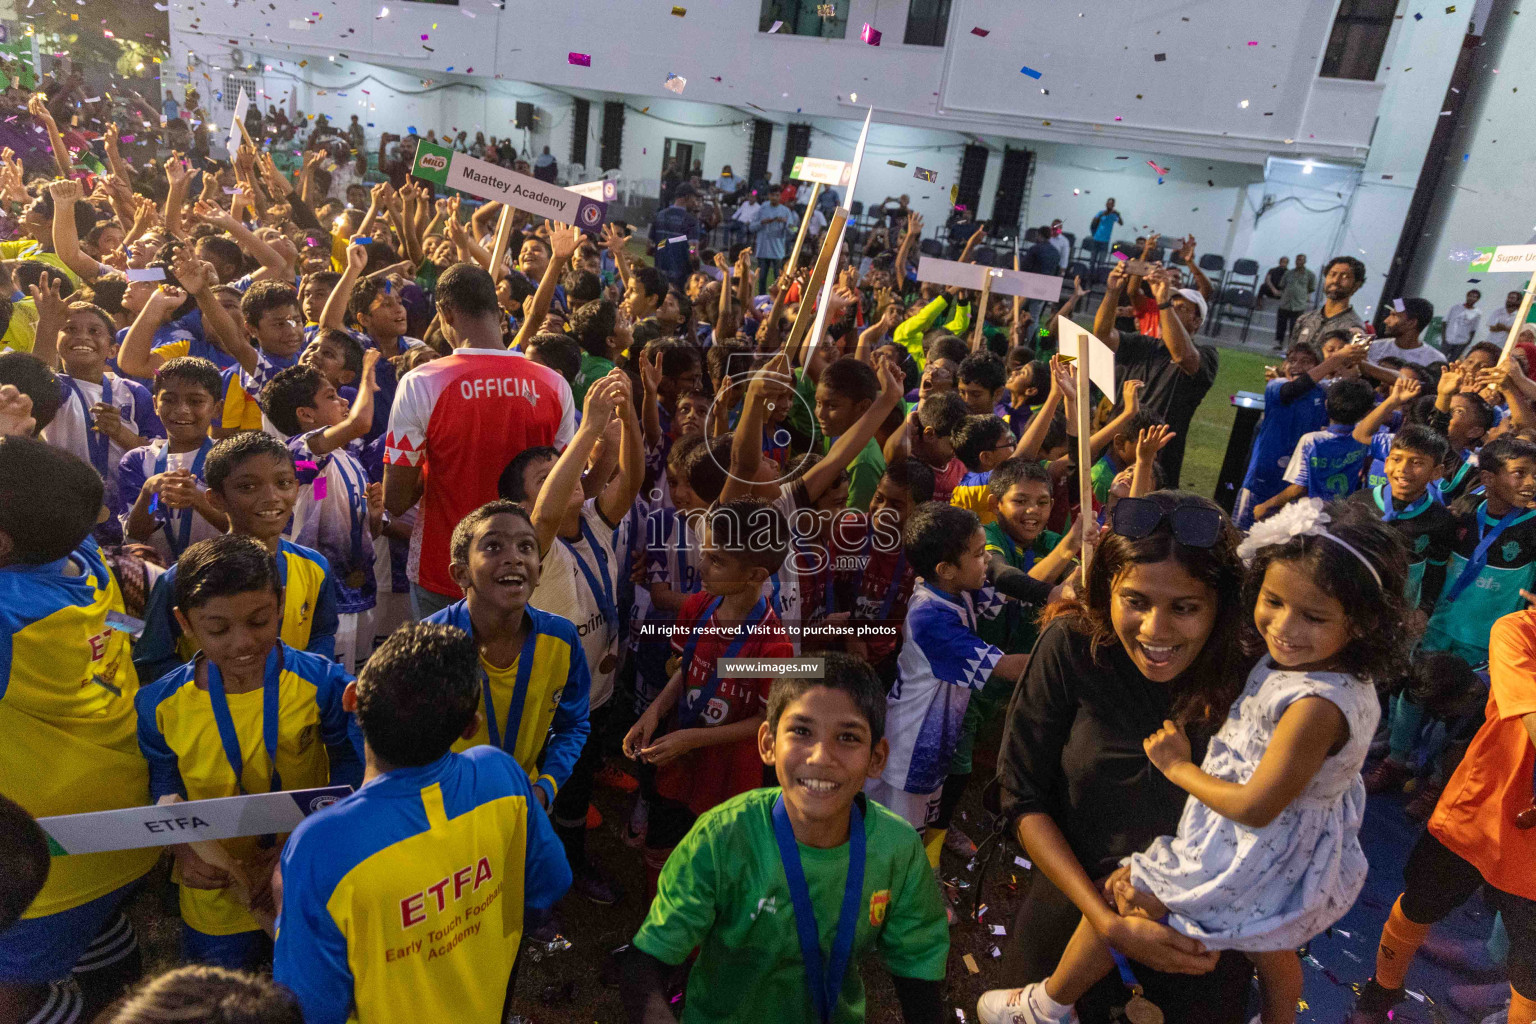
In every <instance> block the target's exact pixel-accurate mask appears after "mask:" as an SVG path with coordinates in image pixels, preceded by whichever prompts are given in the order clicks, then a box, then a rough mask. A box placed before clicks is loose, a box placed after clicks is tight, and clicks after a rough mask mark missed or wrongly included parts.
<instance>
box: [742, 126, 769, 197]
mask: <svg viewBox="0 0 1536 1024" xmlns="http://www.w3.org/2000/svg"><path fill="white" fill-rule="evenodd" d="M772 146H773V122H772V121H764V120H762V119H760V118H759V119H754V120H753V122H752V146H751V148H750V149H749V150H748V151H747V181H749V182H750V183H751V185H752V187H753V188H756V187H757V183H758V182H760V181H762V180H763V179H764V178H766V177H768V150H769V149H770V148H772Z"/></svg>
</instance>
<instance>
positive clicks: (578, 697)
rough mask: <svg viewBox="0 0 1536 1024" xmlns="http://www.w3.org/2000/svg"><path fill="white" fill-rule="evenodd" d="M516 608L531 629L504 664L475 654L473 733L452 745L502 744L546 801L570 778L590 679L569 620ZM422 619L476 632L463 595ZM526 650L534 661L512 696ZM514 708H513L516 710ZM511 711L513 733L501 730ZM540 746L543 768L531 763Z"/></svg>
mask: <svg viewBox="0 0 1536 1024" xmlns="http://www.w3.org/2000/svg"><path fill="white" fill-rule="evenodd" d="M523 614H524V615H526V616H527V617H528V624H529V627H530V629H531V632H530V633H529V635H528V640H527V641H526V642H525V643H524V645H523V654H519V655H518V659H517V660H516V661H514V662H513V663H512V664H511V665H509V666H507V667H506V668H499V667H497V666H495V665H492V664H490V663H489V662H487V661H486V660H485V658H483V657H482V658H481V659H480V673H481V675H480V725H479V731H477V732H476V733H475V734H474V735H473V736H471V737H470V738H469V739H467V740H459V741H458V742H457V743H455V744H454V745H453V749H454V750H457V751H460V752H462V751H465V750H468V749H469V748H470V747H478V746H482V745H484V744H489V745H491V746H493V747H494V746H499V747H501V749H503V750H505V751H506V752H507V753H509V754H511V755H512V757H513V758H514V759H515V760H516V761H517V763H518V764H520V765H522V767H523V770H524V771H525V772H527V773H528V777H529V778H530V779H532V780H533V784H534V785H536V786H539V787H541V788H542V789H543V790H544V795H545V796H547V797H548V798H549V802H550V805H551V806H552V805H553V804H554V801H555V794H556V793H557V792H558V791H559V789H560V787H561V786H563V785H565V782H566V780H567V779H569V778H570V777H571V771H572V769H574V768H575V767H576V759H577V758H579V757H580V756H581V750H582V748H583V747H584V746H586V743H587V735H588V734H589V733H590V732H591V731H592V726H591V723H590V722H589V721H588V716H589V714H590V711H591V709H590V708H589V707H588V703H589V694H590V692H591V689H592V677H591V674H590V673H589V671H588V668H587V656H586V654H585V653H584V652H583V651H582V648H581V637H580V636H578V635H577V633H576V627H575V626H574V625H572V623H571V620H570V619H565V618H561V617H560V616H559V615H552V614H550V613H549V612H544V611H540V610H539V609H537V608H533V607H529V608H527V609H525V610H524V612H523ZM426 621H428V622H436V623H441V624H443V625H446V626H457V627H458V628H459V629H462V630H463V631H464V632H466V633H468V634H469V635H470V636H474V635H475V629H474V626H473V625H471V624H470V621H469V601H468V600H467V599H466V600H462V601H457V602H455V603H453V604H451V605H449V606H448V607H447V608H444V609H443V610H442V611H440V612H436V613H434V614H432V615H431V616H429V617H428V618H427V620H426ZM529 651H531V652H532V655H533V662H532V664H533V667H532V669H530V670H529V673H528V682H527V683H526V685H525V689H524V692H523V694H522V695H521V701H519V699H518V697H519V695H518V692H517V691H518V679H519V671H518V670H519V669H520V668H521V663H522V659H523V657H524V655H526V654H527V653H528V652H529ZM487 697H489V706H487ZM514 707H516V708H517V709H518V710H517V711H515V712H514V711H513V710H512V709H513V708H514ZM514 714H515V715H516V718H517V722H518V727H517V735H516V737H515V738H514V737H513V736H511V735H509V732H510V730H508V729H507V723H508V722H509V721H511V720H512V719H513V717H514ZM493 730H494V734H493ZM551 730H553V731H551ZM546 737H548V744H547V746H546V743H545V738H546ZM540 750H543V751H545V753H544V763H543V765H542V766H540V765H539V763H538V761H539V751H540Z"/></svg>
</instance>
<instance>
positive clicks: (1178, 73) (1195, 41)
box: [170, 0, 1444, 163]
mask: <svg viewBox="0 0 1536 1024" xmlns="http://www.w3.org/2000/svg"><path fill="white" fill-rule="evenodd" d="M846 2H847V3H848V12H849V13H848V23H849V33H848V37H847V38H845V39H841V40H828V39H818V38H810V37H798V36H787V35H784V34H782V33H780V34H773V35H770V34H766V33H759V32H758V31H757V23H758V16H759V12H760V10H761V3H760V0H712V2H710V3H697V2H696V3H693V4H686V5H685V6H687V12H688V13H687V16H686V17H683V18H676V17H672V16H671V15H669V14H668V13H667V10H668V6H667V5H665V4H649V3H636V2H633V0H631V2H623V3H618V2H612V0H608V2H600V0H568V2H566V3H558V4H557V3H551V4H527V3H516V2H514V3H509V4H504V7H505V9H502V7H498V6H497V5H496V4H495V3H492V2H490V0H462V3H461V4H460V5H459V6H457V7H445V6H437V5H429V4H415V3H410V2H405V0H399V2H397V3H395V4H391V5H389V14H388V16H387V17H384V18H379V17H376V14H377V12H378V10H379V7H380V6H381V5H382V3H381V0H375V2H373V3H364V2H363V0H267V2H263V3H245V4H235V5H231V6H227V7H226V6H225V5H222V4H221V5H218V9H217V13H215V12H214V10H213V9H212V8H208V7H206V6H204V5H198V4H176V5H173V6H172V8H171V10H170V19H171V27H172V52H173V53H178V54H179V53H182V52H184V51H185V50H186V49H187V48H188V47H189V46H190V47H191V48H193V49H203V48H206V47H207V46H209V45H211V44H212V41H218V42H220V43H225V42H227V41H228V40H235V41H236V42H237V43H238V44H239V45H241V46H242V47H243V48H245V49H247V50H249V51H252V52H254V53H259V54H260V55H261V56H262V58H263V61H264V63H272V62H274V61H276V60H285V61H291V60H292V59H294V58H296V57H299V56H304V55H318V56H319V57H320V58H321V59H324V58H325V57H326V56H329V55H336V56H337V57H338V60H339V61H340V60H359V61H368V62H372V63H382V64H388V65H392V66H397V67H403V68H408V69H412V70H413V71H414V72H416V73H417V74H419V76H420V77H422V78H432V77H437V78H441V76H442V75H444V74H447V73H448V69H449V68H450V67H451V68H453V69H454V72H453V73H455V74H460V75H471V76H473V77H475V78H480V79H485V78H491V79H495V78H497V77H500V78H502V79H506V80H513V79H516V80H522V81H536V82H540V83H544V84H546V85H549V86H552V87H557V88H563V89H590V90H598V91H605V92H614V93H627V94H631V95H635V96H651V97H656V98H658V99H665V98H668V96H669V94H668V93H666V92H665V90H664V89H663V88H662V83H663V81H664V80H665V79H666V76H667V74H668V73H669V72H675V73H677V74H680V75H683V76H684V77H686V78H687V79H688V80H689V85H688V96H689V98H690V99H696V100H700V101H704V102H712V103H719V104H722V105H727V106H734V107H737V108H738V109H742V108H744V105H745V104H747V103H755V104H757V105H758V106H759V107H762V108H764V109H766V110H770V111H775V112H777V113H779V114H784V115H788V114H792V113H794V112H796V111H797V110H799V111H802V112H803V114H804V115H806V116H811V117H816V116H821V117H838V116H842V117H849V116H854V113H855V111H854V108H855V107H856V106H857V104H855V103H853V102H852V100H851V99H850V96H851V95H852V94H853V93H858V94H859V96H860V102H862V103H865V104H869V103H872V104H874V106H875V108H876V118H877V119H878V120H881V121H884V122H887V123H906V124H909V125H913V126H918V127H931V128H937V129H943V130H955V131H970V132H976V133H982V134H996V135H1002V136H1013V137H1027V138H1035V139H1041V140H1045V141H1059V142H1072V143H1082V144H1087V145H1127V146H1138V147H1140V148H1154V149H1157V150H1159V151H1161V152H1164V153H1172V154H1184V155H1192V156H1196V157H1209V158H1220V159H1227V160H1247V161H1250V162H1255V163H1256V162H1260V161H1262V159H1263V158H1264V157H1265V156H1267V155H1268V154H1269V153H1271V152H1282V151H1294V152H1300V153H1302V154H1303V155H1314V156H1323V157H1334V158H1341V157H1342V158H1359V157H1361V156H1363V155H1364V152H1365V143H1366V141H1367V140H1366V135H1365V133H1366V131H1367V129H1368V126H1369V123H1370V120H1371V117H1370V115H1371V113H1372V112H1373V111H1374V109H1375V107H1376V105H1377V102H1378V99H1379V95H1380V94H1379V91H1378V90H1375V89H1371V88H1358V89H1351V90H1340V89H1337V88H1327V87H1326V83H1324V84H1321V85H1320V84H1319V81H1318V80H1317V79H1316V78H1315V77H1314V72H1315V69H1316V66H1317V61H1318V55H1319V53H1320V52H1321V50H1322V47H1323V44H1324V42H1325V40H1326V38H1327V33H1328V29H1329V26H1330V24H1331V16H1332V12H1333V8H1334V6H1335V4H1336V0H1267V2H1266V3H1265V4H1264V8H1263V16H1262V18H1255V17H1254V14H1255V11H1254V9H1253V7H1252V5H1249V4H1234V3H1231V2H1230V0H1141V2H1139V3H1137V4H1135V5H1129V4H1123V5H1122V4H1098V5H1092V4H1080V5H1068V4H1044V3H1032V4H999V3H997V2H995V0H960V2H956V3H955V4H954V8H953V11H952V14H951V18H950V35H949V40H948V45H947V46H946V47H932V46H906V45H904V44H903V43H902V42H901V39H902V32H903V28H904V22H905V14H906V7H907V5H906V4H904V3H901V2H899V0H885V2H884V3H882V2H880V0H846ZM1405 3H1406V0H1405ZM316 10H318V11H319V13H320V14H321V15H322V16H321V17H315V16H314V14H315V11H316ZM1442 21H1443V19H1426V22H1425V26H1424V28H1423V29H1422V30H1421V34H1425V35H1427V34H1429V33H1430V32H1431V28H1430V26H1431V25H1432V24H1434V25H1439V27H1440V29H1442V30H1443V27H1444V26H1443V24H1441V22H1442ZM865 22H869V23H871V24H872V25H873V26H874V27H876V28H878V29H880V30H881V31H882V32H883V33H884V39H883V41H882V43H881V45H880V46H878V47H872V46H867V45H865V44H864V43H863V42H862V41H861V40H860V39H859V38H858V32H859V28H860V26H862V24H863V23H865ZM434 26H435V27H434ZM973 27H983V28H987V29H989V30H990V31H989V34H988V35H987V36H986V37H985V38H982V37H978V36H975V35H972V34H971V29H972V28H973ZM422 35H426V36H428V38H427V39H426V40H422V39H421V36H422ZM194 36H204V37H205V38H206V40H207V42H204V43H196V42H194V41H193V40H192V37H194ZM1249 42H1254V43H1257V44H1258V45H1256V46H1249V45H1248V43H1249ZM429 48H430V49H429ZM571 51H576V52H582V53H588V54H590V55H591V57H592V63H591V66H590V67H577V66H573V65H570V64H569V63H567V61H566V54H567V53H568V52H571ZM1158 53H1162V54H1165V55H1166V60H1163V61H1156V60H1155V59H1154V57H1155V54H1158ZM341 55H345V57H342V56H341ZM1026 63H1027V64H1028V65H1029V66H1031V67H1033V68H1036V69H1038V70H1040V71H1042V72H1043V74H1044V77H1043V78H1041V79H1039V80H1035V79H1031V78H1028V77H1026V76H1024V75H1022V74H1020V73H1019V67H1020V66H1021V65H1024V64H1026ZM471 69H473V70H471ZM1421 74H1422V72H1421ZM714 77H719V79H720V81H718V82H716V81H713V78H714ZM1320 88H1322V89H1324V90H1325V92H1326V96H1327V102H1326V103H1325V104H1321V105H1319V104H1313V103H1311V102H1310V98H1311V97H1312V94H1313V92H1314V90H1317V89H1320ZM1041 89H1049V90H1050V93H1049V95H1046V94H1043V93H1041V91H1040V90H1041ZM1138 97H1139V98H1138ZM1241 98H1248V99H1250V100H1251V103H1250V106H1249V107H1248V108H1246V109H1244V108H1240V107H1239V106H1238V100H1239V99H1241ZM642 105H643V104H642ZM1266 115H1268V116H1266ZM1304 116H1305V117H1306V119H1307V120H1306V121H1304V120H1303V118H1304ZM1117 118H1119V119H1120V120H1116V119H1117ZM1304 126H1305V127H1308V128H1309V130H1308V131H1306V132H1303V131H1302V130H1301V129H1302V128H1303V127H1304ZM1100 139H1103V140H1105V141H1104V142H1100V141H1099V140H1100Z"/></svg>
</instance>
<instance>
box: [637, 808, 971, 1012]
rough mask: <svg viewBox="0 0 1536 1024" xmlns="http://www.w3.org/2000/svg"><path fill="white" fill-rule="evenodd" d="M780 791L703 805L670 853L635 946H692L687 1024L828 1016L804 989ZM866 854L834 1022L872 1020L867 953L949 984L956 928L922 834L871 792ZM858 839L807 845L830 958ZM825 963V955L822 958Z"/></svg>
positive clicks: (669, 956) (896, 968)
mask: <svg viewBox="0 0 1536 1024" xmlns="http://www.w3.org/2000/svg"><path fill="white" fill-rule="evenodd" d="M778 797H779V790H778V789H777V788H773V789H754V790H751V791H749V792H746V793H742V794H741V795H740V796H736V797H732V798H731V799H730V800H727V801H726V802H725V803H723V804H720V805H719V806H718V807H714V808H711V809H710V810H709V811H707V812H705V813H704V814H703V815H702V816H701V817H700V818H699V820H698V821H697V822H696V823H695V824H694V826H693V828H692V829H691V830H690V831H689V833H688V835H687V837H686V838H685V839H684V840H683V841H682V843H681V844H679V845H678V847H677V849H675V850H673V851H672V855H671V856H670V857H668V858H667V864H666V867H665V868H663V869H662V872H661V880H660V882H659V883H658V886H657V892H656V899H655V901H654V902H653V903H652V904H651V910H650V913H649V914H647V915H646V918H645V922H644V923H643V924H641V926H640V931H639V933H637V934H636V935H635V946H636V948H638V949H640V950H642V951H644V952H646V953H648V954H650V955H651V956H653V957H655V958H656V959H658V960H660V961H662V962H663V963H667V964H680V963H682V962H683V961H684V960H686V959H687V958H688V955H689V954H690V953H691V952H693V950H694V949H695V948H697V949H698V950H699V958H698V961H697V962H696V963H695V964H694V965H693V972H692V974H691V975H690V976H689V978H688V998H687V1004H686V1006H685V1007H684V1009H683V1018H682V1020H683V1024H704V1022H710V1024H716V1022H725V1021H743V1022H746V1021H762V1020H773V1021H776V1022H782V1024H798V1022H802V1021H803V1022H804V1024H820V1022H819V1021H818V1020H817V1017H816V1011H815V1009H814V1007H813V1006H812V1003H811V993H810V989H809V988H808V987H807V986H806V979H805V964H804V962H803V960H802V959H801V955H800V939H799V936H798V934H797V932H796V931H795V910H794V904H793V903H792V902H791V901H790V894H789V882H788V880H787V878H786V877H785V874H784V865H783V862H782V861H781V860H780V859H779V847H778V842H777V841H776V840H775V838H774V834H773V804H774V801H775V800H777V799H778ZM859 800H860V801H861V802H862V804H863V809H864V833H865V836H866V853H865V866H864V895H863V897H862V899H861V900H860V901H859V921H858V930H857V932H856V934H855V938H854V944H853V954H852V956H851V957H850V958H849V961H848V971H847V974H846V975H845V976H844V978H843V987H842V990H841V992H840V993H839V996H838V1002H837V1007H836V1009H835V1010H834V1012H833V1014H832V1020H833V1021H835V1022H838V1024H856V1022H859V1021H863V1020H864V984H863V981H862V979H861V978H860V976H859V967H858V965H859V961H860V960H861V959H862V958H863V957H864V955H865V954H867V953H868V952H869V951H870V950H871V949H878V950H879V952H880V956H881V958H882V959H883V960H884V961H885V966H886V968H887V969H889V970H890V972H891V973H892V974H894V975H897V976H899V977H906V978H919V979H923V980H927V981H941V980H943V978H944V970H945V965H946V962H947V960H948V959H949V926H948V924H947V922H946V921H945V917H944V905H943V902H942V901H941V900H940V898H939V889H938V884H937V883H936V882H935V881H934V878H933V871H932V869H931V868H929V867H928V858H927V855H926V854H924V852H923V844H922V841H921V840H920V839H919V838H918V835H917V832H915V831H914V830H913V828H912V826H911V825H908V824H907V823H906V822H905V821H903V820H902V819H901V818H899V817H897V816H896V815H895V814H893V813H891V812H890V811H888V810H886V809H885V808H884V807H881V806H880V805H879V804H878V803H875V802H874V801H873V800H867V799H866V798H865V797H863V796H862V795H861V796H860V797H859ZM848 854H849V844H848V843H844V844H843V845H842V846H838V847H834V848H833V849H830V850H822V849H817V848H814V847H810V846H805V845H803V844H802V845H801V846H800V861H801V864H802V865H803V866H804V870H805V878H806V884H807V888H809V890H810V895H811V902H812V903H813V904H814V906H815V908H816V926H817V929H818V930H819V932H820V934H821V948H822V956H823V957H824V958H825V956H826V955H827V952H828V951H829V950H830V949H831V948H832V940H833V937H834V936H835V935H836V933H837V919H838V914H839V913H840V911H841V908H842V900H843V887H844V885H845V884H846V882H847V878H848ZM823 963H825V959H824V960H823Z"/></svg>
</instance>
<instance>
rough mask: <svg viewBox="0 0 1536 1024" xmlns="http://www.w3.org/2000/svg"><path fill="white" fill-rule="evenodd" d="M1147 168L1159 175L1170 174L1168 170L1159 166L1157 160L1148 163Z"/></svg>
mask: <svg viewBox="0 0 1536 1024" xmlns="http://www.w3.org/2000/svg"><path fill="white" fill-rule="evenodd" d="M1147 166H1148V167H1150V168H1152V169H1153V170H1154V171H1156V172H1157V173H1158V174H1167V173H1168V168H1166V167H1159V166H1157V161H1155V160H1148V161H1147Z"/></svg>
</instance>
